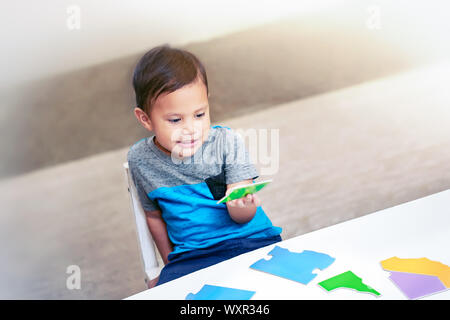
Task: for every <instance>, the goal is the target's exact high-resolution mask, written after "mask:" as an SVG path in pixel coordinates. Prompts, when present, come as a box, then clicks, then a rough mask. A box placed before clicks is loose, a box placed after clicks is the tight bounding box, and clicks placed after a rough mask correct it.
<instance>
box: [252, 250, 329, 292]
mask: <svg viewBox="0 0 450 320" xmlns="http://www.w3.org/2000/svg"><path fill="white" fill-rule="evenodd" d="M269 255H271V256H272V258H271V259H270V260H265V259H261V260H258V261H256V262H255V263H254V264H252V265H251V266H250V268H252V269H255V270H259V271H264V272H268V273H270V274H273V275H275V276H279V277H282V278H286V279H289V280H294V281H297V282H300V283H303V284H308V283H309V282H310V281H311V280H312V279H314V278H315V277H316V276H317V274H314V273H312V271H313V270H314V269H320V270H323V269H325V268H327V267H328V266H329V265H331V264H332V263H333V262H334V260H336V259H335V258H333V257H330V256H329V255H327V254H325V253H320V252H315V251H309V250H304V251H303V252H291V251H289V250H288V249H285V248H281V247H279V246H275V247H274V248H273V250H272V251H270V252H269Z"/></svg>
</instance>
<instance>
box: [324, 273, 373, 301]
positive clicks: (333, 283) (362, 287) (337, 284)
mask: <svg viewBox="0 0 450 320" xmlns="http://www.w3.org/2000/svg"><path fill="white" fill-rule="evenodd" d="M318 285H319V286H321V287H322V288H324V289H325V290H327V291H331V290H334V289H337V288H349V289H355V290H357V291H359V292H368V293H372V294H374V295H376V296H379V295H380V293H379V292H378V291H376V290H375V289H373V288H371V287H369V286H368V285H366V284H364V283H363V282H362V279H361V278H360V277H358V276H357V275H356V274H354V273H353V272H351V271H350V270H349V271H346V272H344V273H341V274H338V275H337V276H334V277H332V278H329V279H327V280H324V281H322V282H319V283H318Z"/></svg>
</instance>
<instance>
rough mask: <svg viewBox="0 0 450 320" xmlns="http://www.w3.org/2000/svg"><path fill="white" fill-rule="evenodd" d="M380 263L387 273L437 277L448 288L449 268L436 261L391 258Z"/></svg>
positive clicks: (449, 286)
mask: <svg viewBox="0 0 450 320" xmlns="http://www.w3.org/2000/svg"><path fill="white" fill-rule="evenodd" d="M380 263H381V266H382V267H383V269H385V270H387V271H398V272H409V273H418V274H425V275H430V276H437V277H438V278H439V280H441V282H442V283H443V284H444V285H445V286H446V287H447V288H450V267H449V266H447V265H445V264H443V263H440V262H438V261H432V260H429V259H427V258H419V259H401V258H398V257H392V258H389V259H386V260H383V261H381V262H380Z"/></svg>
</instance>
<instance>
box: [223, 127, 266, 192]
mask: <svg viewBox="0 0 450 320" xmlns="http://www.w3.org/2000/svg"><path fill="white" fill-rule="evenodd" d="M224 140H225V148H224V152H225V154H224V169H225V183H226V184H231V183H236V182H240V181H242V180H248V179H252V180H253V179H256V178H258V171H257V170H256V168H255V166H254V165H253V163H251V160H250V155H249V153H248V151H247V149H246V148H245V143H244V140H243V138H242V137H241V136H240V135H239V134H237V133H236V132H234V131H233V130H228V129H227V130H224Z"/></svg>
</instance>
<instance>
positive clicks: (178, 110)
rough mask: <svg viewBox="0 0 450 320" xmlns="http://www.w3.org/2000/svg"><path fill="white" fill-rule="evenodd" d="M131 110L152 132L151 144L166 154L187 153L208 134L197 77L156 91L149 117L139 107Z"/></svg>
mask: <svg viewBox="0 0 450 320" xmlns="http://www.w3.org/2000/svg"><path fill="white" fill-rule="evenodd" d="M134 113H135V115H136V117H137V118H138V120H139V122H141V124H142V125H143V126H144V127H145V128H146V129H148V130H150V131H153V132H154V134H155V136H156V138H155V144H156V145H157V146H158V147H159V148H160V149H161V150H162V151H163V152H165V153H166V154H168V155H173V156H174V157H177V158H184V157H190V156H192V155H193V154H194V153H195V152H196V151H197V150H198V149H199V148H200V147H201V146H202V144H203V142H204V141H205V140H206V139H207V138H208V133H209V128H210V125H211V122H210V118H209V103H208V95H207V92H206V86H205V85H204V83H203V82H202V81H201V80H200V79H198V80H197V81H196V82H194V83H191V84H189V85H187V86H184V87H183V88H181V89H178V90H176V91H174V92H171V93H169V94H162V95H160V96H159V97H158V99H157V100H156V102H155V103H154V105H153V107H152V109H151V111H150V118H149V117H148V116H147V115H146V114H145V113H144V112H143V111H142V110H141V109H139V108H135V110H134ZM192 141H193V142H192Z"/></svg>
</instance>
